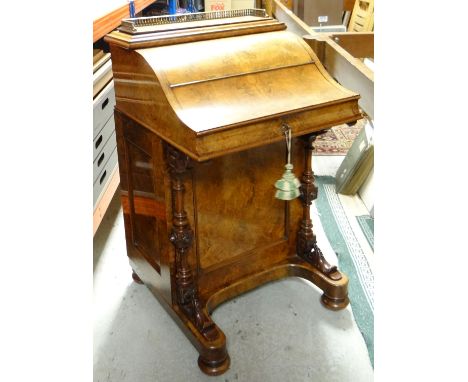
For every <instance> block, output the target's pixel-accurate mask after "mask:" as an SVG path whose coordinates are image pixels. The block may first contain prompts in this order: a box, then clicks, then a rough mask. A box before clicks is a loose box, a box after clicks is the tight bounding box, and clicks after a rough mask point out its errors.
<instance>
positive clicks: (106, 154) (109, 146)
mask: <svg viewBox="0 0 468 382" xmlns="http://www.w3.org/2000/svg"><path fill="white" fill-rule="evenodd" d="M116 147H117V141H116V139H115V131H114V132H113V133H112V135H111V136H110V137H109V139H108V140H107V142H106V143H105V144H104V146H103V148H102V150H101V151H100V153H99V154H98V156H97V157H96V159H95V160H94V162H93V182H95V181H96V179H97V178H98V176H99V174H100V173H101V172H102V169H103V168H104V166H105V165H106V163H107V162H108V160H109V158H110V157H111V155H112V152H113V151H114V150H115V148H116Z"/></svg>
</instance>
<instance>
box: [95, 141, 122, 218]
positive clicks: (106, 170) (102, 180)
mask: <svg viewBox="0 0 468 382" xmlns="http://www.w3.org/2000/svg"><path fill="white" fill-rule="evenodd" d="M116 166H117V149H116V148H114V151H113V152H112V153H111V155H110V158H109V160H108V161H107V163H106V164H105V165H104V167H103V168H102V171H101V172H100V173H99V175H98V177H97V179H96V180H95V182H94V184H93V210H94V209H95V208H96V204H97V201H98V200H99V197H100V195H101V194H102V192H103V191H104V190H105V189H106V187H107V184H108V183H109V181H110V179H111V176H112V173H113V172H114V169H115V168H116Z"/></svg>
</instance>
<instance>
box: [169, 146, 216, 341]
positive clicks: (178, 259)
mask: <svg viewBox="0 0 468 382" xmlns="http://www.w3.org/2000/svg"><path fill="white" fill-rule="evenodd" d="M166 159H167V164H168V167H169V173H170V176H171V189H172V230H171V232H170V234H169V240H170V241H171V243H172V244H173V245H174V248H175V268H176V275H175V278H176V295H177V304H178V305H179V307H180V308H181V309H182V311H183V312H184V313H185V315H186V316H187V318H188V319H189V320H190V321H192V323H193V324H194V325H195V326H196V328H197V329H198V330H199V331H200V332H201V334H202V335H203V336H204V337H205V338H207V339H209V340H212V339H214V338H216V337H217V336H218V331H217V329H216V327H215V324H214V323H213V321H212V320H211V318H210V317H209V316H208V315H207V314H206V313H205V311H204V310H203V308H202V305H201V304H200V301H199V298H198V287H197V284H196V280H195V278H194V276H193V272H192V270H191V268H190V265H189V264H188V261H187V254H188V251H189V250H190V248H191V247H192V242H193V231H192V229H191V228H190V224H189V221H188V218H187V212H186V211H185V209H184V193H185V186H184V183H183V178H184V175H185V174H186V173H187V170H188V169H189V167H190V158H189V157H188V156H187V155H185V154H184V153H182V152H180V151H179V150H177V149H175V148H173V147H172V146H170V145H167V146H166Z"/></svg>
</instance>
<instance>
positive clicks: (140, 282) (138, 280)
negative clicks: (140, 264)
mask: <svg viewBox="0 0 468 382" xmlns="http://www.w3.org/2000/svg"><path fill="white" fill-rule="evenodd" d="M132 279H133V281H135V282H136V283H137V284H143V281H141V279H140V278H139V277H138V275H137V274H136V273H135V271H132Z"/></svg>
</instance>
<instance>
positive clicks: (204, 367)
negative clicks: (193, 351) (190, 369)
mask: <svg viewBox="0 0 468 382" xmlns="http://www.w3.org/2000/svg"><path fill="white" fill-rule="evenodd" d="M230 363H231V359H230V358H229V355H228V354H226V357H225V358H224V359H222V360H221V361H219V360H212V361H210V360H205V359H204V358H203V357H202V356H199V357H198V366H199V367H200V370H201V371H203V372H204V373H205V374H207V375H211V376H215V375H221V374H223V373H225V372H226V371H227V370H228V369H229V365H230Z"/></svg>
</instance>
